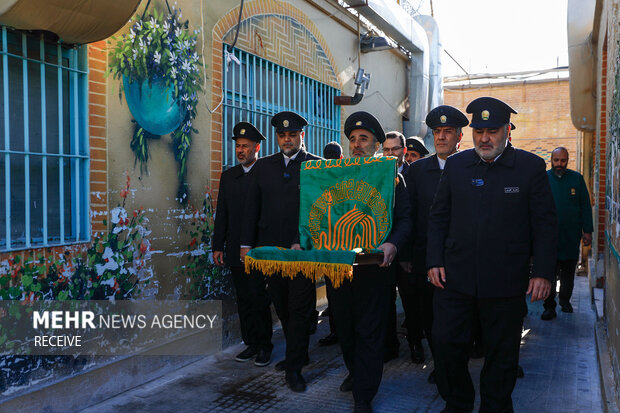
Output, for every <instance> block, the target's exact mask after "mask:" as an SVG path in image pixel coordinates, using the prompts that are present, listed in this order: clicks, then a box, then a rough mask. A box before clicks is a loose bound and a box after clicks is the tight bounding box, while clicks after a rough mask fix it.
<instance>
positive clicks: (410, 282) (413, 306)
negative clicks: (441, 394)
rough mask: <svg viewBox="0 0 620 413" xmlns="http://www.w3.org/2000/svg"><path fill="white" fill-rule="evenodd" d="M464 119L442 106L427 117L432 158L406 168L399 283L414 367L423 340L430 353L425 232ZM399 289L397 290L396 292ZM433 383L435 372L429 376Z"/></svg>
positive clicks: (420, 356) (421, 359) (421, 355)
mask: <svg viewBox="0 0 620 413" xmlns="http://www.w3.org/2000/svg"><path fill="white" fill-rule="evenodd" d="M468 124H469V120H467V117H466V116H465V115H464V114H463V113H462V112H461V111H460V110H458V109H457V108H454V107H452V106H447V105H442V106H438V107H436V108H434V109H433V110H431V111H430V112H429V113H428V115H427V116H426V125H427V126H428V127H429V128H431V130H432V131H433V142H434V145H435V150H436V151H437V152H436V153H435V154H434V155H432V156H429V157H427V158H424V159H421V160H419V161H417V162H415V163H413V164H412V165H411V166H410V167H409V175H408V176H407V191H408V192H409V200H410V202H411V214H412V217H413V228H414V235H413V254H412V266H413V269H412V274H411V275H410V276H409V278H408V279H407V282H406V283H405V282H402V283H401V284H402V291H400V293H401V296H402V297H403V307H404V310H405V315H406V320H407V341H408V342H409V348H410V350H411V361H412V362H413V363H414V364H421V363H424V360H425V355H424V347H423V346H422V337H424V336H426V340H427V341H428V346H429V348H430V349H431V351H432V336H431V328H432V325H433V292H434V290H435V287H434V286H433V285H432V284H431V283H430V282H429V281H428V280H427V276H426V232H427V229H428V224H427V223H428V213H429V211H430V209H431V204H432V203H433V199H434V197H435V192H436V190H437V186H438V185H439V177H440V176H441V172H442V171H443V168H444V165H445V164H446V159H448V156H450V155H452V154H454V153H456V151H457V150H458V148H459V145H460V143H461V139H462V137H463V127H465V126H467V125H468ZM400 288H401V286H399V289H400ZM428 379H429V381H430V382H433V381H434V372H433V373H431V375H429V378H428Z"/></svg>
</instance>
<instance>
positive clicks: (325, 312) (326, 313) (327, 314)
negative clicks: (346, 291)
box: [319, 307, 329, 317]
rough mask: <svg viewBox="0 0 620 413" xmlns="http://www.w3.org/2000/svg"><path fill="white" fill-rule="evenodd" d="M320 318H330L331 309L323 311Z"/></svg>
mask: <svg viewBox="0 0 620 413" xmlns="http://www.w3.org/2000/svg"><path fill="white" fill-rule="evenodd" d="M319 317H329V307H325V310H323V311H321V314H319Z"/></svg>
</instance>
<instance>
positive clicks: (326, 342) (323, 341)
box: [319, 333, 338, 347]
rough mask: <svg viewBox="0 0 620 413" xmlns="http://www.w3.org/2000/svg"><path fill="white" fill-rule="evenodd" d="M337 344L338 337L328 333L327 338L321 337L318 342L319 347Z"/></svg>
mask: <svg viewBox="0 0 620 413" xmlns="http://www.w3.org/2000/svg"><path fill="white" fill-rule="evenodd" d="M337 342H338V336H337V335H335V334H334V333H330V334H329V335H328V336H325V337H323V338H322V339H320V340H319V346H322V347H325V346H331V345H334V344H336V343H337Z"/></svg>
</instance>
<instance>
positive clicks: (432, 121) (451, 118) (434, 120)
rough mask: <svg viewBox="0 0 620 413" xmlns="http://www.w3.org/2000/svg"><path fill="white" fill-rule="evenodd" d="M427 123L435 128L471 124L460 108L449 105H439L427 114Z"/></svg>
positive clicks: (458, 126)
mask: <svg viewBox="0 0 620 413" xmlns="http://www.w3.org/2000/svg"><path fill="white" fill-rule="evenodd" d="M425 122H426V125H427V126H428V127H429V128H431V129H435V128H437V127H440V126H453V127H455V128H462V127H463V126H467V125H468V124H469V119H467V116H465V114H464V113H463V112H461V111H460V110H458V109H457V108H455V107H452V106H448V105H441V106H437V107H436V108H435V109H433V110H431V111H430V112H428V115H426V121H425Z"/></svg>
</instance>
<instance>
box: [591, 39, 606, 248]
mask: <svg viewBox="0 0 620 413" xmlns="http://www.w3.org/2000/svg"><path fill="white" fill-rule="evenodd" d="M605 46H606V45H605ZM600 64H601V98H600V105H601V107H600V110H599V113H600V117H599V122H600V128H599V129H600V136H598V139H593V141H594V142H596V143H595V144H596V148H595V152H594V153H595V156H596V162H595V164H594V165H595V170H594V177H595V179H597V181H598V185H597V186H595V188H597V189H598V194H597V195H596V203H597V205H598V208H597V209H596V211H597V216H596V217H594V218H595V220H596V221H595V222H597V224H595V225H597V228H598V231H597V235H598V237H597V239H596V244H597V251H599V252H602V251H604V248H605V228H606V227H607V225H606V217H605V213H606V209H605V190H606V185H605V177H606V171H607V103H606V102H607V47H603V53H602V54H601V63H600Z"/></svg>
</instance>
